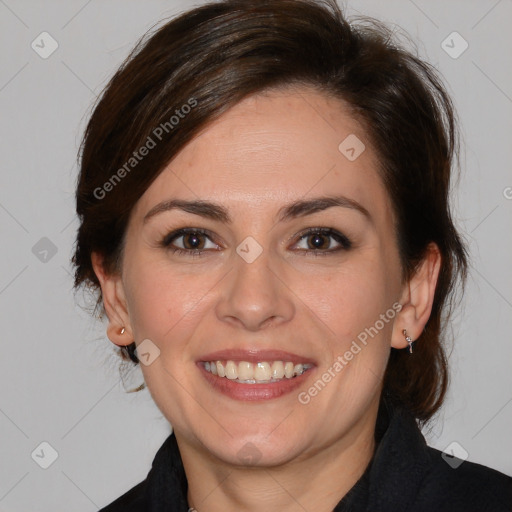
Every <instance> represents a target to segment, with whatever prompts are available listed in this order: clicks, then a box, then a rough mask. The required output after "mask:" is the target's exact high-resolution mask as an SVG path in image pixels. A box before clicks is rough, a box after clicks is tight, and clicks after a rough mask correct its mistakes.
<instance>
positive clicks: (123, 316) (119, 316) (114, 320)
mask: <svg viewBox="0 0 512 512" xmlns="http://www.w3.org/2000/svg"><path fill="white" fill-rule="evenodd" d="M91 261H92V267H93V269H94V273H95V274H96V276H97V278H98V281H99V282H100V286H101V293H102V295H103V305H104V306H105V311H106V313H107V317H108V327H107V336H108V338H109V339H110V341H111V342H112V343H114V344H115V345H118V346H126V345H130V344H131V343H132V342H133V332H132V327H131V324H130V317H129V315H128V308H127V306H126V298H125V293H124V287H123V281H122V279H121V276H120V275H118V274H111V273H107V272H106V271H105V267H104V265H103V256H102V255H101V254H99V253H97V252H93V253H92V254H91ZM123 329H124V331H123Z"/></svg>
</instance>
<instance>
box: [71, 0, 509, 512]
mask: <svg viewBox="0 0 512 512" xmlns="http://www.w3.org/2000/svg"><path fill="white" fill-rule="evenodd" d="M456 150H457V132H456V126H455V122H454V113H453V107H452V104H451V101H450V99H449V97H448V96H447V94H446V92H445V89H444V88H443V85H442V83H441V81H440V80H439V78H438V77H437V76H436V73H435V72H434V71H433V70H432V68H431V67H430V66H428V65H427V64H426V63H424V62H422V61H421V60H419V59H418V58H417V57H415V56H413V55H411V54H409V53H408V52H406V51H405V50H403V49H400V48H399V47H397V46H395V45H394V43H393V41H392V38H391V36H390V34H389V33H388V32H387V31H386V29H385V28H384V27H382V26H381V25H379V24H378V23H373V24H369V25H366V26H365V27H359V28H358V27H354V26H351V25H349V24H348V23H347V22H346V21H345V19H344V18H343V15H342V13H341V12H340V10H339V8H338V7H337V6H336V4H335V3H334V2H330V1H326V2H315V1H311V0H271V1H266V2H250V1H248V0H231V1H230V0H226V1H221V2H217V3H211V4H206V5H204V6H202V7H199V8H196V9H194V10H192V11H189V12H187V13H185V14H183V15H181V16H180V17H178V18H176V19H174V20H172V21H170V22H169V23H167V24H166V25H165V26H163V27H162V28H160V29H159V30H158V31H157V32H156V33H155V34H154V35H152V37H151V38H149V39H148V40H147V41H142V42H141V43H140V44H139V45H138V46H137V48H136V49H135V50H134V52H133V53H132V54H131V55H130V57H129V58H128V59H127V61H126V62H125V64H124V65H123V66H122V67H121V68H120V69H119V71H118V72H117V73H116V75H115V76H114V77H113V79H112V80H111V81H110V83H109V84H108V86H107V88H106V90H105V91H104V94H103V96H102V98H101V100H100V101H99V103H98V104H97V106H96V108H95V110H94V113H93V115H92V117H91V119H90V122H89V124H88V127H87V130H86V133H85V136H84V140H83V144H82V154H81V158H82V160H81V171H80V176H79V182H78V188H77V212H78V214H79V217H80V221H81V224H80V227H79V231H78V236H77V246H76V253H75V256H74V263H75V265H76V286H77V287H78V286H81V285H88V286H92V287H93V288H95V289H96V290H97V291H98V305H99V307H100V308H104V309H103V311H104V312H105V313H106V315H107V317H108V320H109V323H108V328H107V334H108V337H109V338H110V340H111V341H112V342H113V343H115V344H116V345H118V346H119V347H121V354H122V355H123V356H124V357H125V358H129V359H131V361H133V362H134V363H136V364H138V363H139V362H140V363H141V367H142V371H143V374H144V379H145V383H146V385H147V386H148V388H149V391H150V392H151V395H152V397H153V399H154V400H155V402H156V404H157V405H158V407H159V408H160V410H161V411H162V413H163V414H164V416H165V417H166V418H167V419H168V420H169V422H170V424H171V425H172V426H173V434H172V435H171V436H170V437H169V438H168V439H167V440H166V441H165V443H164V445H163V446H162V447H161V449H160V450H159V452H158V453H157V455H156V457H155V460H154V463H153V468H152V470H151V472H150V474H149V475H148V478H147V479H146V480H145V481H144V482H142V483H141V484H139V485H138V486H136V487H135V488H133V489H132V490H131V491H129V492H128V493H127V494H125V495H124V496H122V497H121V498H119V499H118V500H116V501H115V502H114V503H113V504H111V505H110V506H108V507H106V508H104V509H103V510H105V511H108V512H111V511H117V510H123V511H142V510H152V511H163V510H166V511H168V510H172V511H184V512H186V511H187V510H197V511H198V512H216V511H220V510H223V511H226V510H228V511H230V510H258V511H259V510H271V511H274V510H275V511H277V510H279V511H292V510H293V511H295V510H308V511H318V512H324V511H325V512H327V511H332V510H336V511H342V510H343V511H344V510H354V511H356V510H357V511H359V510H361V511H362V510H371V511H376V510H382V511H387V510H389V511H397V510H403V511H405V510H408V511H409V510H410V511H433V510H451V511H458V510H461V511H462V510H464V511H468V510H492V511H505V510H512V479H511V478H510V477H508V476H506V475H504V474H501V473H498V472H497V471H494V470H492V469H489V468H486V467H483V466H480V465H477V464H474V463H470V462H467V461H466V462H464V463H462V464H460V463H461V462H462V461H456V460H455V459H454V458H453V457H452V456H451V454H442V453H441V452H439V451H438V450H435V449H433V448H429V447H427V446H426V444H425V440H424V438H423V437H422V435H421V432H420V430H419V427H418V424H419V425H423V424H425V422H427V421H428V420H430V419H431V418H432V417H433V415H434V414H435V412H436V411H438V410H439V408H440V406H441V405H442V402H443V398H444V396H445V392H446V387H447V376H448V375H447V363H446V359H445V354H444V351H443V346H442V327H443V325H442V323H441V318H445V316H446V315H447V313H448V312H449V309H450V306H451V304H452V303H453V292H454V291H455V289H456V285H457V282H458V281H461V282H462V281H463V278H464V276H465V270H466V251H465V248H464V245H463V243H462V241H461V238H460V236H459V234H458V233H457V231H456V229H455V227H454V224H453V222H452V219H451V213H450V205H449V202H448V191H449V186H450V173H451V167H452V160H453V159H454V157H455V156H456ZM454 468H456V469H454Z"/></svg>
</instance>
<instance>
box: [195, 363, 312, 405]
mask: <svg viewBox="0 0 512 512" xmlns="http://www.w3.org/2000/svg"><path fill="white" fill-rule="evenodd" d="M197 366H198V367H199V369H200V370H201V372H202V374H203V375H204V377H205V379H206V380H207V381H208V382H209V383H210V384H211V386H212V387H213V389H215V390H216V391H219V392H220V393H222V394H224V395H226V396H229V397H230V398H233V399H234V400H245V401H256V400H272V399H274V398H279V397H280V396H283V395H286V394H288V393H291V392H292V391H294V390H295V389H297V388H298V387H299V386H300V385H301V384H303V383H304V381H305V380H306V379H307V378H308V377H309V375H310V374H311V373H312V372H313V370H314V368H310V369H309V370H307V371H305V372H304V373H303V374H302V375H298V376H297V377H293V378H291V379H286V378H285V379H282V380H280V381H278V382H270V383H265V384H263V383H262V384H240V383H238V382H236V381H234V380H230V379H228V378H226V377H219V376H218V375H213V373H210V372H209V371H207V370H206V369H205V367H204V366H203V364H202V363H197Z"/></svg>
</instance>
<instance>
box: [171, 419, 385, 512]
mask: <svg viewBox="0 0 512 512" xmlns="http://www.w3.org/2000/svg"><path fill="white" fill-rule="evenodd" d="M369 414H370V416H369V417H366V418H363V419H361V421H360V422H358V424H356V425H354V427H353V428H352V429H351V431H350V432H348V433H346V434H345V435H344V436H343V437H342V438H340V439H338V440H336V441H335V442H334V443H331V444H329V446H325V447H323V448H322V449H320V450H318V451H316V452H315V453H314V454H312V455H310V456H308V457H305V458H303V459H302V460H300V461H290V462H288V463H286V464H283V465H281V466H274V467H239V466H232V465H230V464H225V463H223V462H222V461H221V462H219V461H216V462H215V463H212V459H211V458H210V457H208V456H206V457H205V456H201V457H199V456H198V454H197V453H194V450H193V449H191V448H190V446H189V445H187V443H183V442H182V443H180V439H179V438H178V436H177V437H176V438H177V441H178V445H179V448H180V453H181V455H182V459H183V464H184V467H185V472H186V475H187V481H188V495H187V499H188V502H189V506H190V507H191V508H192V510H197V512H221V511H222V512H225V511H226V510H245V511H250V512H252V511H254V512H259V511H261V510H279V511H281V512H296V511H301V512H303V511H304V510H315V511H318V512H331V511H332V510H333V509H334V508H335V507H336V505H337V504H338V503H339V501H340V500H341V499H342V498H343V496H345V494H346V493H347V492H348V491H349V490H350V489H351V488H352V487H353V486H354V484H355V483H356V482H357V481H358V480H359V478H360V477H361V476H362V474H363V473H364V471H365V469H366V467H367V465H368V463H369V462H370V460H371V458H372V456H373V452H374V449H375V440H374V431H375V421H376V415H377V411H376V410H373V411H370V412H369Z"/></svg>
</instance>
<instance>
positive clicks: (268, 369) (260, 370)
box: [204, 361, 312, 384]
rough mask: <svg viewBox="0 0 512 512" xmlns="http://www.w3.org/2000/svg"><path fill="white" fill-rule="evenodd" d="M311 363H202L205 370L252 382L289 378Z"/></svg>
mask: <svg viewBox="0 0 512 512" xmlns="http://www.w3.org/2000/svg"><path fill="white" fill-rule="evenodd" d="M311 366H312V365H311V364H296V365H294V364H293V363H292V362H290V361H288V362H284V361H273V362H267V361H261V362H258V363H256V364H253V363H250V362H249V361H240V362H239V363H237V362H235V361H226V362H222V361H211V362H206V363H204V367H205V368H206V370H207V371H209V372H211V373H213V374H214V375H218V376H219V377H226V378H228V379H230V380H235V379H237V380H238V381H239V382H244V383H247V384H254V383H255V382H264V381H267V382H273V381H274V380H276V379H282V378H283V377H286V378H287V379H291V378H292V377H295V376H296V375H302V374H303V373H304V372H305V371H306V370H308V369H309V368H311Z"/></svg>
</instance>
